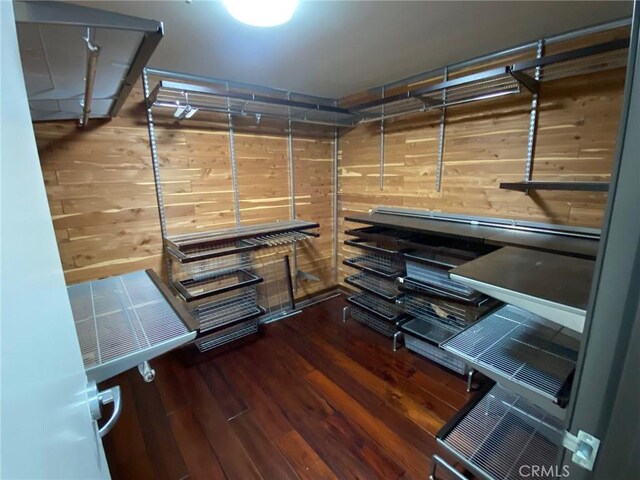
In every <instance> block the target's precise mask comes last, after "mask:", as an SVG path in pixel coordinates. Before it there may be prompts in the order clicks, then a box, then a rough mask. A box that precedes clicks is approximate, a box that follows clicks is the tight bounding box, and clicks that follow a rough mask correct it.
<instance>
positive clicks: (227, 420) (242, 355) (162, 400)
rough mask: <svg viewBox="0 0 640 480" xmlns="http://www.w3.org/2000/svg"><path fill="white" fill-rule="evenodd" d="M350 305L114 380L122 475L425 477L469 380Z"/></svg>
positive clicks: (114, 457)
mask: <svg viewBox="0 0 640 480" xmlns="http://www.w3.org/2000/svg"><path fill="white" fill-rule="evenodd" d="M343 305H344V301H343V299H341V298H336V299H333V300H329V301H326V302H324V303H321V304H318V305H315V306H313V307H310V308H308V309H306V310H305V311H304V312H303V313H302V314H300V315H297V316H294V317H291V318H289V319H286V320H283V321H280V322H276V323H273V324H271V325H267V326H266V327H265V332H264V335H263V336H262V337H261V338H260V339H258V340H257V341H254V342H250V343H247V344H245V345H242V346H240V347H238V348H234V349H231V350H229V351H227V352H224V353H222V354H218V355H209V356H204V357H203V359H202V361H198V362H195V363H192V362H186V361H184V357H185V356H184V355H183V354H182V353H183V352H173V353H171V354H169V355H166V356H164V357H161V358H159V359H157V360H155V361H153V362H152V366H153V367H154V368H155V370H156V379H155V381H154V382H153V383H149V384H147V383H144V381H143V380H142V377H140V375H139V374H138V372H137V371H136V370H132V371H129V372H127V373H125V374H122V375H120V376H118V377H116V378H114V379H112V380H110V381H109V382H108V384H109V385H113V384H117V385H120V387H121V388H122V392H123V411H122V416H121V418H120V420H119V422H118V423H117V425H116V426H115V428H114V429H113V430H112V431H111V433H110V434H109V435H107V436H106V437H105V438H104V446H105V450H106V453H107V458H108V461H109V467H110V470H111V475H112V477H113V478H114V479H115V480H118V479H137V480H140V479H147V478H149V479H151V478H157V479H169V480H180V479H186V478H189V479H218V478H220V479H224V478H228V479H242V480H245V479H254V478H255V479H267V480H270V479H275V480H281V479H283V480H284V479H298V478H299V479H335V478H340V479H343V478H344V479H369V478H381V479H399V478H413V479H424V478H427V477H428V474H429V469H430V463H431V455H432V454H433V453H436V452H437V453H440V454H441V455H442V454H443V452H441V451H440V450H439V449H438V448H437V446H436V441H435V437H434V435H435V434H436V432H437V431H438V430H439V429H440V428H441V427H442V425H444V423H446V421H447V420H449V419H450V418H451V417H452V416H453V415H454V413H455V412H456V411H457V410H458V409H459V408H461V407H462V406H463V405H464V404H465V403H466V402H467V401H468V400H469V399H470V398H471V395H469V394H467V393H466V392H465V381H464V379H463V378H462V377H459V376H457V375H455V374H453V373H450V372H449V371H448V370H445V369H443V368H441V367H439V366H437V365H436V364H433V363H431V362H429V361H428V360H425V359H423V358H421V357H419V356H416V355H414V354H412V353H410V352H409V351H407V350H406V349H401V350H399V351H398V352H396V353H394V352H392V351H391V341H390V340H389V339H388V338H385V337H383V336H380V335H378V334H377V333H375V332H373V331H372V330H369V329H368V328H366V327H364V326H362V325H360V324H358V323H357V322H355V321H353V320H349V321H347V323H346V324H343V323H342V320H341V311H342V307H343Z"/></svg>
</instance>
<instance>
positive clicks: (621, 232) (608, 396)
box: [563, 0, 640, 480]
mask: <svg viewBox="0 0 640 480" xmlns="http://www.w3.org/2000/svg"><path fill="white" fill-rule="evenodd" d="M639 23H640V4H639V2H638V0H636V1H635V2H634V15H633V21H632V25H631V43H630V46H629V63H628V68H627V76H626V82H625V91H624V100H623V105H622V114H621V119H620V127H619V133H618V145H617V149H616V156H615V162H614V167H613V171H612V174H611V183H610V185H611V187H610V189H609V198H608V201H607V207H606V211H605V218H604V222H603V228H602V238H601V240H600V246H599V252H598V258H597V260H596V269H595V272H594V277H593V283H592V289H591V298H590V301H589V307H588V310H587V318H586V322H585V328H584V332H583V344H582V346H581V349H580V355H579V357H578V362H577V365H576V375H575V381H574V384H573V389H572V393H571V403H570V404H569V408H568V411H567V414H568V415H567V427H568V428H567V429H568V431H569V432H571V433H572V434H574V435H575V434H577V432H578V430H582V431H585V432H587V433H589V434H591V435H593V436H595V437H596V438H598V439H599V440H600V441H601V445H600V450H599V452H598V455H597V457H596V464H595V466H594V470H593V471H592V472H589V471H588V470H584V469H582V468H579V467H577V466H575V465H574V466H573V467H572V469H571V479H572V480H578V479H591V478H617V479H627V478H633V474H634V473H635V474H637V472H638V471H640V440H638V434H639V431H638V430H639V427H640V410H639V409H638V407H637V405H638V401H639V400H640V398H639V397H640V374H639V372H638V369H639V368H640V309H639V301H640V211H639V209H638V205H639V204H640V50H639V49H638V28H639ZM571 455H572V453H571V452H569V451H567V450H565V451H564V455H563V463H564V464H567V465H571Z"/></svg>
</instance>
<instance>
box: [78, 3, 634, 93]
mask: <svg viewBox="0 0 640 480" xmlns="http://www.w3.org/2000/svg"><path fill="white" fill-rule="evenodd" d="M73 3H79V4H82V5H86V6H90V7H94V8H102V9H105V10H111V11H114V12H119V13H125V14H129V15H135V16H140V17H146V18H152V19H155V20H161V21H163V22H164V24H165V38H164V39H163V40H162V41H161V42H160V45H159V47H158V49H157V50H156V52H155V54H154V55H153V57H152V59H151V62H150V66H152V67H155V68H162V69H168V70H175V71H179V72H185V73H192V74H198V75H204V76H208V77H217V78H224V79H228V80H234V81H241V82H249V83H257V84H261V85H267V86H271V87H276V88H282V89H287V90H293V91H299V92H304V93H309V94H315V95H321V96H328V97H342V96H345V95H347V94H350V93H355V92H358V91H361V90H365V89H367V88H369V87H373V86H376V85H380V84H383V83H388V82H392V81H394V80H399V79H401V78H404V77H407V76H411V75H413V74H417V73H420V72H423V71H427V70H431V69H433V68H438V67H441V66H443V65H446V64H450V63H455V62H458V61H463V60H466V59H469V58H472V57H475V56H479V55H482V54H485V53H490V52H493V51H496V50H500V49H503V48H506V47H510V46H515V45H518V44H522V43H525V42H528V41H531V40H535V39H537V38H539V37H544V36H549V35H553V34H556V33H562V32H565V31H569V30H573V29H576V28H580V27H583V26H588V25H593V24H597V23H602V22H606V21H609V20H614V19H618V18H621V17H625V16H630V15H631V10H632V2H630V1H624V2H616V1H567V2H564V1H535V2H529V1H512V2H495V1H493V2H488V1H464V2H463V1H461V2H454V1H450V2H431V1H389V2H383V1H303V2H302V3H301V4H300V5H299V7H298V10H297V11H296V13H295V15H294V17H293V19H292V20H291V21H290V22H289V23H287V24H285V25H282V26H279V27H274V28H257V27H250V26H246V25H243V24H240V23H239V22H237V21H235V20H234V19H233V18H231V17H230V16H229V15H228V14H227V12H226V9H225V8H224V6H223V5H222V4H221V3H220V2H216V1H207V0H193V2H192V4H187V3H186V2H185V1H184V0H170V1H167V0H165V1H115V2H113V1H111V2H108V1H84V2H73Z"/></svg>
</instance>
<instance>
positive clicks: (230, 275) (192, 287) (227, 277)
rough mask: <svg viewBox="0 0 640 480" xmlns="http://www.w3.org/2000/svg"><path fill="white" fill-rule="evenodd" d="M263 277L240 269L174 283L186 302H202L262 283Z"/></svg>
mask: <svg viewBox="0 0 640 480" xmlns="http://www.w3.org/2000/svg"><path fill="white" fill-rule="evenodd" d="M262 281H263V279H262V277H259V276H258V275H255V274H254V273H252V272H251V271H248V270H243V269H238V270H233V271H230V272H213V273H211V274H209V275H206V276H202V277H199V278H189V279H187V280H180V281H177V282H174V286H175V288H176V290H178V292H179V293H180V295H181V296H182V298H183V299H184V300H185V301H186V302H192V301H195V300H201V299H203V298H208V297H211V296H214V295H219V294H221V293H225V292H228V291H231V290H235V289H238V288H242V287H247V286H249V285H255V284H256V283H260V282H262Z"/></svg>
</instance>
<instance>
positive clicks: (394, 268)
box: [342, 253, 403, 279]
mask: <svg viewBox="0 0 640 480" xmlns="http://www.w3.org/2000/svg"><path fill="white" fill-rule="evenodd" d="M342 263H344V264H345V265H347V266H349V267H353V268H356V269H358V270H362V271H364V272H369V273H373V274H374V275H379V276H381V277H384V278H394V279H395V278H397V277H398V276H400V275H402V273H403V267H402V264H401V262H400V261H399V259H398V258H396V257H393V256H387V255H380V254H374V253H366V254H364V255H359V256H357V257H353V258H348V259H346V260H343V262H342Z"/></svg>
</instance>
